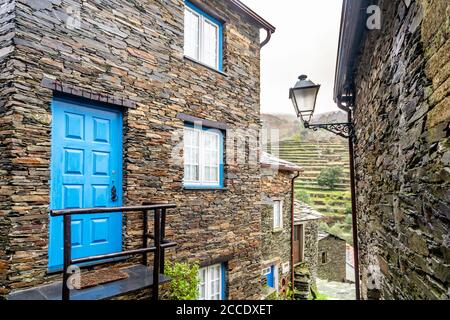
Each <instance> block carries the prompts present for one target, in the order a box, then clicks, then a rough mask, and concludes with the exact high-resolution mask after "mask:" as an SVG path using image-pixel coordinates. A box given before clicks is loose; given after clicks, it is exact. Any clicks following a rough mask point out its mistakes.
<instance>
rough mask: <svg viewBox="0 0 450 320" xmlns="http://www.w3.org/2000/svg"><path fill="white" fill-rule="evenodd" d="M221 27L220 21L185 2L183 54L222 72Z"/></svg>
mask: <svg viewBox="0 0 450 320" xmlns="http://www.w3.org/2000/svg"><path fill="white" fill-rule="evenodd" d="M222 32H223V26H222V23H221V22H220V21H218V20H217V19H215V18H213V17H211V16H210V15H208V14H207V13H205V12H204V11H202V10H200V9H199V8H197V7H196V6H194V5H193V4H192V3H190V2H188V1H186V2H185V10H184V54H185V56H187V57H189V58H191V59H194V60H196V61H199V62H201V63H203V64H205V65H207V66H209V67H211V68H214V69H217V70H220V71H222V46H223V44H222V42H223V40H222V38H223V34H222Z"/></svg>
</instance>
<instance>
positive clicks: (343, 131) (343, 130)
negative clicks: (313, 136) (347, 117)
mask: <svg viewBox="0 0 450 320" xmlns="http://www.w3.org/2000/svg"><path fill="white" fill-rule="evenodd" d="M305 128H306V129H311V130H314V131H318V130H319V129H324V130H326V131H329V132H331V133H333V134H336V135H338V136H341V137H343V138H345V139H350V138H351V139H353V140H354V139H355V129H354V127H353V123H349V122H346V123H323V124H310V123H309V122H305Z"/></svg>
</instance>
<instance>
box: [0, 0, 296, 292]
mask: <svg viewBox="0 0 450 320" xmlns="http://www.w3.org/2000/svg"><path fill="white" fill-rule="evenodd" d="M260 29H265V30H266V31H267V34H268V37H267V39H266V40H265V41H264V42H263V43H261V42H260ZM274 31H275V28H274V27H273V26H271V25H270V24H269V23H268V22H266V21H265V20H263V19H262V18H261V17H259V16H258V15H257V14H255V13H254V12H253V11H252V10H250V9H249V8H248V7H246V6H245V5H243V4H242V3H241V2H240V1H238V0H230V1H219V0H209V1H206V0H196V1H189V2H188V1H183V0H150V1H125V0H102V1H82V2H81V1H69V0H60V1H53V0H39V1H35V0H0V68H1V75H0V77H1V82H0V154H1V158H0V295H1V296H3V297H7V296H8V295H9V294H14V293H16V292H18V291H20V290H23V289H29V288H35V287H38V286H40V285H43V284H47V283H52V282H54V281H56V280H60V279H61V274H58V273H57V272H58V271H61V266H62V249H61V246H62V233H61V220H58V219H60V218H54V217H52V218H50V217H49V209H62V208H66V209H73V208H82V207H83V208H86V207H87V208H89V207H114V206H134V205H142V204H146V203H169V202H170V203H175V204H176V205H177V208H176V209H174V210H171V211H170V212H169V214H168V217H167V232H166V237H168V238H170V240H173V241H174V242H176V243H178V246H177V247H176V248H175V249H174V250H171V251H168V252H167V253H166V260H168V261H190V262H199V263H200V264H201V266H202V270H201V272H200V278H201V287H200V298H201V299H259V298H261V297H262V289H263V288H262V287H263V286H262V284H261V273H262V270H263V266H262V265H261V261H262V259H261V246H262V243H261V208H262V205H261V182H260V178H261V165H260V163H259V160H258V157H259V145H258V143H257V138H258V134H259V129H260V107H259V99H260V98H259V96H260V89H259V88H260V50H261V47H262V45H265V44H266V43H267V42H268V41H269V39H270V35H271V33H273V32H274ZM237 132H240V133H239V134H236V133H237ZM242 132H243V133H244V134H242ZM255 142H256V143H255ZM236 145H237V147H235V146H236ZM288 171H289V170H288ZM289 175H290V173H288V174H287V176H289ZM287 180H288V179H287ZM285 187H286V189H285V190H279V191H278V190H275V196H276V197H278V198H280V199H282V200H283V201H284V202H285V204H284V205H283V204H281V203H280V204H279V205H277V206H276V208H278V210H280V212H284V211H286V214H287V212H288V209H289V207H290V206H289V201H290V195H289V190H290V183H288V184H287V185H285ZM283 191H286V192H288V196H286V195H285V194H283ZM277 201H278V200H277ZM283 208H284V210H283ZM280 219H281V221H288V219H284V217H283V218H280ZM282 226H283V227H285V228H286V229H285V230H284V231H283V232H282V233H281V235H283V236H284V235H286V236H287V233H288V232H289V226H288V225H287V223H286V225H282ZM142 232H143V231H142V217H141V216H140V215H123V216H120V215H117V214H116V215H101V216H98V215H91V216H84V217H83V218H82V219H81V218H80V219H78V218H74V219H73V221H72V246H73V247H74V250H73V256H75V257H83V256H86V255H93V254H94V255H95V254H105V253H111V252H116V251H121V250H130V249H133V248H136V247H139V246H140V245H141V244H142ZM279 256H280V263H285V262H289V256H287V255H285V254H284V253H280V254H279ZM264 259H265V258H264ZM264 267H267V266H266V265H264ZM280 269H282V268H280ZM55 272H56V273H55Z"/></svg>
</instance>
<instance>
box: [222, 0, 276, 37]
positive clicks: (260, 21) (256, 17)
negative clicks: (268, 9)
mask: <svg viewBox="0 0 450 320" xmlns="http://www.w3.org/2000/svg"><path fill="white" fill-rule="evenodd" d="M230 2H231V3H232V4H233V5H234V6H235V7H236V8H238V9H239V10H240V11H241V12H243V13H245V14H246V15H247V16H248V17H250V18H251V19H253V21H255V22H256V23H258V25H259V26H261V27H262V28H264V29H266V30H269V31H270V32H271V33H274V32H275V30H276V28H275V27H274V26H273V25H272V24H270V23H269V22H267V21H266V20H265V19H263V18H262V17H261V16H260V15H258V14H257V13H256V12H255V11H253V10H252V9H250V8H249V7H247V6H246V5H245V4H243V3H242V2H241V1H239V0H230Z"/></svg>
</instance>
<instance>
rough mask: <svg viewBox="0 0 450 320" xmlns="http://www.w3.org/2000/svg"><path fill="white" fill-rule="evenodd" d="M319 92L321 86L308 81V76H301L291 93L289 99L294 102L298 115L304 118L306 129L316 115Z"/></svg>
mask: <svg viewBox="0 0 450 320" xmlns="http://www.w3.org/2000/svg"><path fill="white" fill-rule="evenodd" d="M319 90H320V85H316V84H315V83H314V82H312V81H311V80H308V77H307V76H305V75H301V76H300V77H299V78H298V82H297V83H296V84H295V86H294V88H291V89H290V91H289V98H290V99H291V100H292V103H293V105H294V108H295V110H296V112H297V115H298V116H299V117H301V118H302V121H303V122H304V124H305V126H306V127H307V126H308V125H309V123H310V122H311V119H312V117H313V115H314V111H315V108H316V102H317V95H318V94H319Z"/></svg>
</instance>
